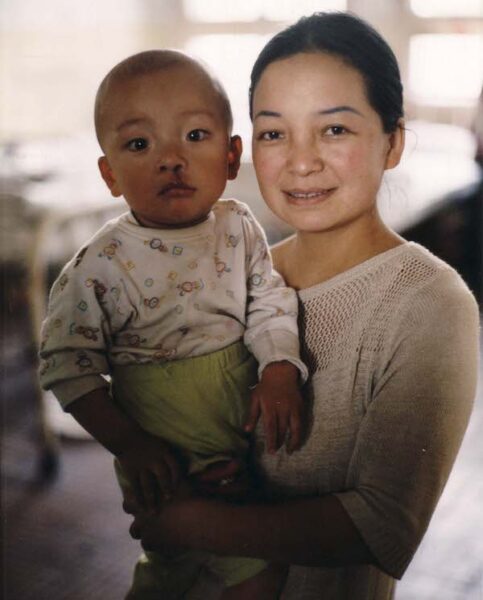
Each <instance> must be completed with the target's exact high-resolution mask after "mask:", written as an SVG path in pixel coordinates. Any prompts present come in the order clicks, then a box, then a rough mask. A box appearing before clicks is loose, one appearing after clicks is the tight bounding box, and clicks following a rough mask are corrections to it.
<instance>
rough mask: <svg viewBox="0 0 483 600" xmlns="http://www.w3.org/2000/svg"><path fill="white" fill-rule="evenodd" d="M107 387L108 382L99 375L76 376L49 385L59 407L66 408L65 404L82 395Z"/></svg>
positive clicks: (108, 385)
mask: <svg viewBox="0 0 483 600" xmlns="http://www.w3.org/2000/svg"><path fill="white" fill-rule="evenodd" d="M109 387H110V384H109V382H108V381H107V380H106V379H104V377H102V376H101V375H86V376H85V377H77V378H75V379H68V380H66V381H61V382H59V383H55V384H53V385H51V386H50V389H51V390H52V393H53V394H54V396H55V397H56V398H57V400H58V401H59V403H60V405H61V407H62V408H63V409H64V410H66V408H67V406H68V405H69V404H71V403H72V402H74V400H78V399H79V398H81V397H82V396H85V395H86V394H88V393H89V392H93V391H94V390H98V389H99V388H109Z"/></svg>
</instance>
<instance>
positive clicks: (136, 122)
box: [116, 117, 146, 131]
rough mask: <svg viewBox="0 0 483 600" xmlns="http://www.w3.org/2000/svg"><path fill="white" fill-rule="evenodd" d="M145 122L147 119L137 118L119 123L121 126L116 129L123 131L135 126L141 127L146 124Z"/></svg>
mask: <svg viewBox="0 0 483 600" xmlns="http://www.w3.org/2000/svg"><path fill="white" fill-rule="evenodd" d="M145 122H146V119H142V118H139V117H136V118H134V119H127V120H126V121H123V122H122V123H119V125H118V126H117V127H116V131H121V130H122V129H125V128H126V127H132V126H133V125H139V124H140V123H145Z"/></svg>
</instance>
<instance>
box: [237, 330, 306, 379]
mask: <svg viewBox="0 0 483 600" xmlns="http://www.w3.org/2000/svg"><path fill="white" fill-rule="evenodd" d="M247 345H248V349H249V350H250V352H251V353H252V354H253V355H254V356H255V358H256V359H257V361H258V378H259V379H260V378H261V376H262V373H263V370H264V369H265V367H266V366H267V365H268V364H270V363H273V362H279V361H282V360H286V361H288V362H290V363H292V364H293V365H295V366H296V367H297V369H298V370H299V373H300V379H301V381H302V383H305V382H306V381H307V379H308V376H309V372H308V369H307V367H306V366H305V364H304V363H303V361H302V360H301V359H300V342H299V338H298V337H297V336H296V335H294V334H293V333H291V332H290V331H286V330H282V329H278V330H275V331H265V332H264V333H262V334H261V335H259V336H257V338H256V339H255V340H252V341H251V342H250V344H247Z"/></svg>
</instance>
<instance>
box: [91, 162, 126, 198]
mask: <svg viewBox="0 0 483 600" xmlns="http://www.w3.org/2000/svg"><path fill="white" fill-rule="evenodd" d="M97 164H98V166H99V171H100V172H101V177H102V179H104V181H105V182H106V185H107V187H108V188H109V189H110V190H111V194H112V195H113V196H114V197H115V198H119V196H122V193H121V190H120V189H119V186H118V185H117V182H116V178H115V177H114V173H113V172H112V169H111V165H110V164H109V162H108V160H107V158H106V157H105V156H101V157H100V158H99V160H98V161H97Z"/></svg>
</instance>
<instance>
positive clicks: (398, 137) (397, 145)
mask: <svg viewBox="0 0 483 600" xmlns="http://www.w3.org/2000/svg"><path fill="white" fill-rule="evenodd" d="M405 137H406V129H405V127H404V119H399V121H398V123H397V128H396V130H395V131H393V132H392V133H390V134H389V150H388V153H387V156H386V164H385V166H384V168H385V169H386V170H387V169H394V167H397V165H398V164H399V161H400V160H401V157H402V153H403V151H404V141H405Z"/></svg>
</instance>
